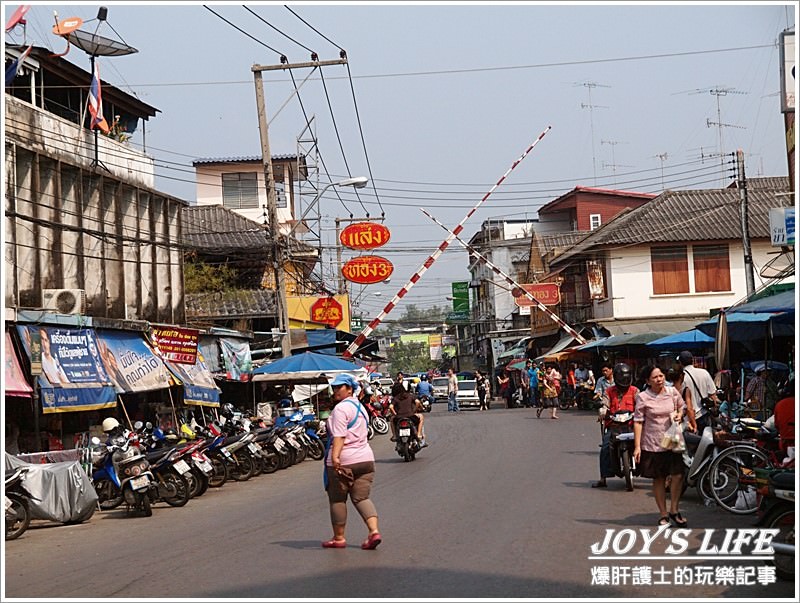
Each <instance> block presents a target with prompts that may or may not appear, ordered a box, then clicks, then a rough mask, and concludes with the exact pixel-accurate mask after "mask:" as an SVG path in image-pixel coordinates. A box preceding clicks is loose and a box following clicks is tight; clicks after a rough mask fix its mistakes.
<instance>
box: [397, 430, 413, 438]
mask: <svg viewBox="0 0 800 603" xmlns="http://www.w3.org/2000/svg"><path fill="white" fill-rule="evenodd" d="M398 433H399V434H400V436H401V437H402V436H410V435H411V430H410V429H401V430H399V432H398Z"/></svg>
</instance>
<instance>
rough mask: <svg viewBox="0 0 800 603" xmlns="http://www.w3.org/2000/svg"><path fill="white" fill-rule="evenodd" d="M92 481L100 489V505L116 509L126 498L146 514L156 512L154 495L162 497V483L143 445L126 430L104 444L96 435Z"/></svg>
mask: <svg viewBox="0 0 800 603" xmlns="http://www.w3.org/2000/svg"><path fill="white" fill-rule="evenodd" d="M92 444H93V445H94V450H93V451H92V464H93V465H94V467H95V469H94V471H93V472H92V482H93V484H94V489H95V491H96V492H97V496H98V499H99V500H98V502H99V504H100V508H101V509H104V510H108V509H114V508H116V507H118V506H119V505H121V504H122V503H123V501H124V502H125V503H127V504H128V507H129V508H133V509H135V510H137V511H141V513H142V514H143V515H144V516H145V517H150V516H151V515H152V514H153V509H152V508H151V506H150V504H151V492H150V490H151V489H152V490H154V492H153V493H152V496H153V497H154V498H157V497H158V486H157V485H156V484H155V481H154V479H153V473H152V471H151V470H150V463H149V462H148V461H147V459H146V458H145V457H144V455H143V454H142V453H141V451H140V450H139V448H138V447H137V446H135V445H133V444H132V443H131V441H130V440H129V439H128V438H127V436H125V435H124V434H121V435H117V436H114V437H113V438H112V439H111V442H110V443H108V444H106V445H102V444H101V443H100V438H98V437H96V436H95V437H93V438H92Z"/></svg>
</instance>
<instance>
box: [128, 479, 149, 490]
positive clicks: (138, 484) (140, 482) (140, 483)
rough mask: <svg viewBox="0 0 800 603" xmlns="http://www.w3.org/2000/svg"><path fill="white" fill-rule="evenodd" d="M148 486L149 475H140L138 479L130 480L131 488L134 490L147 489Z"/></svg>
mask: <svg viewBox="0 0 800 603" xmlns="http://www.w3.org/2000/svg"><path fill="white" fill-rule="evenodd" d="M149 485H150V476H149V475H140V476H139V477H134V478H133V479H132V480H131V488H133V489H134V490H141V489H142V488H147V486H149Z"/></svg>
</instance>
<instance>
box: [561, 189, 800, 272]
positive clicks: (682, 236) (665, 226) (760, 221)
mask: <svg viewBox="0 0 800 603" xmlns="http://www.w3.org/2000/svg"><path fill="white" fill-rule="evenodd" d="M785 183H786V184H787V185H788V179H785ZM778 192H789V191H788V190H787V189H786V188H784V189H782V190H781V189H768V188H760V187H759V186H754V187H753V188H751V187H750V186H749V180H748V188H747V199H748V216H749V230H750V238H751V239H764V238H769V236H770V232H769V209H770V208H772V207H790V206H791V205H792V203H793V199H792V197H791V195H776V193H778ZM739 205H740V199H739V191H738V190H736V189H722V190H719V189H710V190H686V191H665V192H664V193H662V194H661V195H659V196H658V197H656V198H655V199H653V200H652V201H649V202H648V203H645V204H644V205H642V206H640V207H637V208H635V209H626V210H623V211H622V212H620V213H619V214H618V215H617V216H616V217H615V218H614V219H613V220H611V221H609V222H607V223H606V224H604V225H603V226H601V227H600V228H598V229H597V230H595V231H593V232H592V233H591V234H590V235H589V236H587V237H586V238H585V239H583V240H582V241H580V242H579V243H578V244H577V245H575V246H574V247H572V248H571V249H569V250H568V251H566V252H565V253H563V254H562V255H560V256H556V257H555V258H554V259H553V261H552V262H551V266H553V265H555V264H558V263H561V262H563V261H565V260H568V259H569V258H571V257H574V256H576V255H578V254H581V253H584V252H586V251H588V250H590V249H593V248H596V247H602V246H605V245H636V244H640V243H668V242H684V241H720V240H731V239H741V238H742V227H741V221H740V219H739Z"/></svg>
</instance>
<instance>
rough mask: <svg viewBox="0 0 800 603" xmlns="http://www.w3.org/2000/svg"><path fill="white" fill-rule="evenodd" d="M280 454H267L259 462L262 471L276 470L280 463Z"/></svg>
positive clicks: (273, 471)
mask: <svg viewBox="0 0 800 603" xmlns="http://www.w3.org/2000/svg"><path fill="white" fill-rule="evenodd" d="M280 456H281V455H280V454H278V453H277V452H276V453H272V454H267V456H266V457H265V458H264V459H263V460H262V461H261V464H262V466H263V468H264V473H267V474H269V473H275V472H276V471H277V470H278V465H279V463H280Z"/></svg>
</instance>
